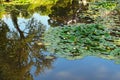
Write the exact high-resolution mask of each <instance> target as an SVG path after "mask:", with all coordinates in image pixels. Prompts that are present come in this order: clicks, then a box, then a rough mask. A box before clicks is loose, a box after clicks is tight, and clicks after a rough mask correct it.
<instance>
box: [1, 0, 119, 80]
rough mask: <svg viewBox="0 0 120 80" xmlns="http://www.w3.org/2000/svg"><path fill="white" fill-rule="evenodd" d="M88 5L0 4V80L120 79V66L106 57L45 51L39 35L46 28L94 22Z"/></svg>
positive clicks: (60, 1) (67, 1) (66, 2)
mask: <svg viewBox="0 0 120 80" xmlns="http://www.w3.org/2000/svg"><path fill="white" fill-rule="evenodd" d="M38 1H39V0H38ZM70 1H71V2H70ZM63 5H64V6H63ZM89 6H90V5H88V4H86V5H84V4H82V3H80V2H79V0H64V1H63V0H58V1H57V0H56V3H54V5H52V6H51V5H50V4H49V7H48V5H47V6H46V5H41V6H37V7H36V6H35V5H34V7H35V8H34V9H33V8H31V7H30V5H29V4H27V5H14V6H13V5H12V6H11V5H7V6H6V5H0V10H1V12H0V17H1V19H0V80H120V77H119V76H120V65H118V64H115V62H114V61H113V60H106V57H102V58H105V59H101V58H99V57H93V56H88V57H85V58H83V57H84V56H81V55H80V56H66V58H67V59H65V58H59V57H58V58H56V56H55V55H53V54H50V53H49V52H44V51H46V47H45V45H47V44H43V43H42V41H43V39H42V36H43V33H44V32H45V31H46V30H47V29H48V28H49V26H51V27H56V26H63V25H70V24H76V23H87V24H89V23H94V22H95V20H96V19H95V18H92V17H93V16H91V15H88V13H86V12H87V10H88V7H89ZM29 8H31V9H29ZM49 8H50V9H49ZM48 13H49V14H48ZM85 13H86V14H85ZM39 14H47V15H48V16H47V15H45V16H40V15H39ZM111 14H112V15H113V13H111ZM111 14H110V15H111ZM116 14H119V11H117V12H116V13H114V15H116ZM3 16H4V17H3ZM102 17H103V16H102ZM102 17H101V18H102ZM111 17H113V16H111ZM40 20H41V21H40ZM47 20H48V22H47ZM116 23H117V24H119V18H117V21H116ZM48 24H49V25H48ZM45 25H47V26H45ZM115 31H116V29H115ZM111 34H112V35H115V34H114V32H113V33H111ZM63 56H64V55H63ZM107 59H109V58H108V57H107ZM116 60H118V63H119V59H116Z"/></svg>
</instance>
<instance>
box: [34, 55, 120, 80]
mask: <svg viewBox="0 0 120 80" xmlns="http://www.w3.org/2000/svg"><path fill="white" fill-rule="evenodd" d="M33 69H34V67H33V68H32V70H33ZM34 79H35V80H120V65H117V64H115V63H114V61H112V60H105V59H101V58H99V57H93V56H88V57H85V58H83V59H80V60H66V59H64V58H58V59H57V60H56V61H55V62H54V63H53V69H46V70H45V73H41V74H40V75H39V76H34Z"/></svg>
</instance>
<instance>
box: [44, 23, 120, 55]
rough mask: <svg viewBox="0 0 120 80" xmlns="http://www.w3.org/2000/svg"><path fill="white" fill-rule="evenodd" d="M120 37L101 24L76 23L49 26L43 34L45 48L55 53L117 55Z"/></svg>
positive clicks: (119, 49) (119, 52)
mask: <svg viewBox="0 0 120 80" xmlns="http://www.w3.org/2000/svg"><path fill="white" fill-rule="evenodd" d="M119 39H120V38H119V37H116V36H114V35H111V31H110V30H109V29H108V28H106V27H105V26H103V25H101V24H77V25H69V26H64V27H55V28H50V29H49V30H48V31H46V33H45V34H44V40H45V42H44V43H49V44H50V45H49V46H46V48H47V50H48V51H49V52H51V53H54V54H56V55H59V56H62V57H65V56H80V55H111V56H119V54H120V48H119V45H117V44H115V41H118V40H119Z"/></svg>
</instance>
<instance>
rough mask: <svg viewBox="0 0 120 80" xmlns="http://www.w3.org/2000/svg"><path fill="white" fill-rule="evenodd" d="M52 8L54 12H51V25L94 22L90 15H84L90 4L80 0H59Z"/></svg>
mask: <svg viewBox="0 0 120 80" xmlns="http://www.w3.org/2000/svg"><path fill="white" fill-rule="evenodd" d="M51 10H52V12H51V14H49V17H50V19H49V20H48V22H49V24H50V25H51V26H58V25H64V24H73V23H92V22H93V20H92V19H91V18H90V17H89V16H84V15H85V14H84V12H85V11H87V10H88V4H86V5H84V4H83V3H82V2H80V1H79V0H72V1H62V0H59V1H58V2H57V3H56V4H55V5H54V6H52V8H51ZM79 14H81V15H79Z"/></svg>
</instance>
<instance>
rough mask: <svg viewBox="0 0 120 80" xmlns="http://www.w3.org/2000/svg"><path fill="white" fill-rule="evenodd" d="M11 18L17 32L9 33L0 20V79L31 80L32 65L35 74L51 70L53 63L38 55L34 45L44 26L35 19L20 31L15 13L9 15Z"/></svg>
mask: <svg viewBox="0 0 120 80" xmlns="http://www.w3.org/2000/svg"><path fill="white" fill-rule="evenodd" d="M11 18H12V21H13V24H14V27H15V29H16V30H17V31H10V30H9V28H8V26H7V25H6V24H5V23H4V22H3V21H1V20H0V34H1V35H0V45H1V46H0V63H1V64H0V79H1V80H33V77H32V74H31V73H30V69H31V66H32V65H34V66H35V67H36V74H39V73H40V72H43V71H44V69H45V68H51V62H52V61H53V59H48V58H46V55H44V54H42V53H40V46H38V45H37V44H36V41H38V40H40V37H41V36H42V33H43V32H44V30H45V26H43V25H42V24H41V23H40V22H38V21H37V20H35V19H30V20H29V21H28V23H26V25H27V26H26V28H25V30H24V31H22V30H20V28H19V26H18V24H17V17H16V14H15V13H14V15H12V13H11ZM21 35H22V36H21Z"/></svg>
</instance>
